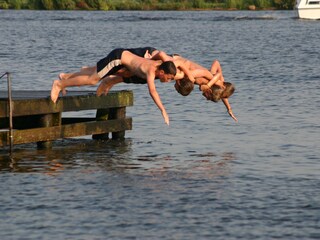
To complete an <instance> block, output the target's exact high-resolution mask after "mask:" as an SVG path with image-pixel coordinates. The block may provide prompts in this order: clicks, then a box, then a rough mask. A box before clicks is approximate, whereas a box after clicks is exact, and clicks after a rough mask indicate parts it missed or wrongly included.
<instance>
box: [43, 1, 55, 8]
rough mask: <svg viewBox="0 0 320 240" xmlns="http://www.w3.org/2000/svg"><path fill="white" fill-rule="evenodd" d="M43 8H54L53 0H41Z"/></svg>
mask: <svg viewBox="0 0 320 240" xmlns="http://www.w3.org/2000/svg"><path fill="white" fill-rule="evenodd" d="M41 4H42V7H41V8H42V9H45V10H54V4H53V1H52V0H41Z"/></svg>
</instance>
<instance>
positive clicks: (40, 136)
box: [0, 118, 132, 146]
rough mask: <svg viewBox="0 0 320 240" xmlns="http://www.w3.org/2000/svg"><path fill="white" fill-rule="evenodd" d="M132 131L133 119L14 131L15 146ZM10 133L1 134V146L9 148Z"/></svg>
mask: <svg viewBox="0 0 320 240" xmlns="http://www.w3.org/2000/svg"><path fill="white" fill-rule="evenodd" d="M131 129H132V118H125V119H115V120H108V121H92V122H81V123H73V124H67V125H60V126H52V127H43V128H33V129H25V130H13V142H14V144H23V143H31V142H41V141H51V140H56V139H61V138H70V137H79V136H86V135H93V134H102V133H107V132H119V131H123V130H131ZM9 144H10V142H9V141H8V133H7V132H5V131H3V132H0V146H8V145H9Z"/></svg>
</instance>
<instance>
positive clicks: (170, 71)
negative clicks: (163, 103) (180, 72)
mask: <svg viewBox="0 0 320 240" xmlns="http://www.w3.org/2000/svg"><path fill="white" fill-rule="evenodd" d="M159 71H160V74H159V78H160V81H161V82H169V81H170V80H172V79H174V76H175V75H176V73H177V68H176V66H175V65H174V63H173V62H172V61H166V62H163V63H162V64H161V65H160V66H159Z"/></svg>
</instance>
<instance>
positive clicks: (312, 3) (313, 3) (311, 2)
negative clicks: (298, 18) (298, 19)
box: [308, 1, 320, 5]
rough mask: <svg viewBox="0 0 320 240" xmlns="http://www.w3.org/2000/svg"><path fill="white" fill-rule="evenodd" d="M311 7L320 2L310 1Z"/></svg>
mask: <svg viewBox="0 0 320 240" xmlns="http://www.w3.org/2000/svg"><path fill="white" fill-rule="evenodd" d="M308 4H309V5H315V4H320V1H309V2H308Z"/></svg>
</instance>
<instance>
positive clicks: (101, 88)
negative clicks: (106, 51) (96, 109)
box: [97, 80, 111, 97]
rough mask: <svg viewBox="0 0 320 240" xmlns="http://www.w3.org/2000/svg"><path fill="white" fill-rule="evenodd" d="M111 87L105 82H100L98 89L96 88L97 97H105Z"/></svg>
mask: <svg viewBox="0 0 320 240" xmlns="http://www.w3.org/2000/svg"><path fill="white" fill-rule="evenodd" d="M110 88H111V86H108V84H107V81H106V80H102V81H101V83H100V85H99V87H98V88H97V96H98V97H100V96H101V95H102V94H104V95H107V94H108V92H109V90H110Z"/></svg>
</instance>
